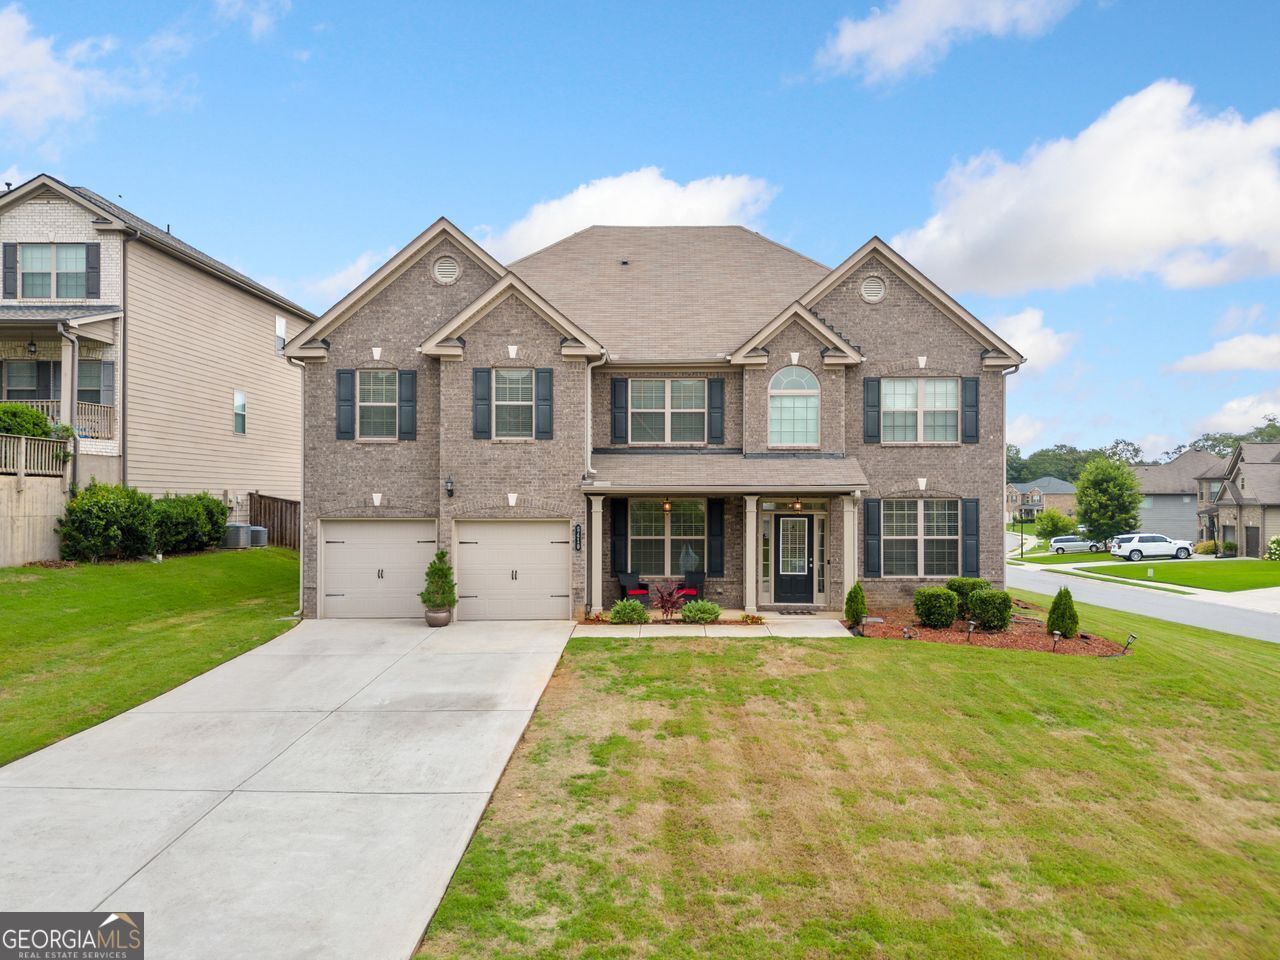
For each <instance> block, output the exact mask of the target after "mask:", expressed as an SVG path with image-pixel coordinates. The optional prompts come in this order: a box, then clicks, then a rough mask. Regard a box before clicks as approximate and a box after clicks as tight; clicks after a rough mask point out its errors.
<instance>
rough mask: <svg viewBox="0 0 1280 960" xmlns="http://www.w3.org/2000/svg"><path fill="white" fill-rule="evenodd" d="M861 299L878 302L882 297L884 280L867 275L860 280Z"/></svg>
mask: <svg viewBox="0 0 1280 960" xmlns="http://www.w3.org/2000/svg"><path fill="white" fill-rule="evenodd" d="M862 299H863V300H865V301H867V303H879V302H880V301H881V300H883V299H884V281H883V280H881V279H880V278H879V277H867V279H865V280H863V281H862Z"/></svg>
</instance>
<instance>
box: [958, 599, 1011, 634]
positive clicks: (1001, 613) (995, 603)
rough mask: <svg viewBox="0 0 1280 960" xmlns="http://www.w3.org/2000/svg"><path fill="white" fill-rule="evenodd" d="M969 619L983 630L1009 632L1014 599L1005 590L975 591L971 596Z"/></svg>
mask: <svg viewBox="0 0 1280 960" xmlns="http://www.w3.org/2000/svg"><path fill="white" fill-rule="evenodd" d="M969 619H970V620H973V621H975V622H976V623H977V624H978V626H979V627H981V628H982V629H983V630H1008V629H1009V624H1010V622H1011V621H1012V620H1013V598H1012V597H1010V596H1009V594H1008V593H1006V592H1005V591H1004V590H975V591H973V593H971V594H969Z"/></svg>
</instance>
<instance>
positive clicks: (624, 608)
mask: <svg viewBox="0 0 1280 960" xmlns="http://www.w3.org/2000/svg"><path fill="white" fill-rule="evenodd" d="M609 622H610V623H648V622H649V611H648V610H646V609H645V608H644V604H642V603H641V602H640V601H639V600H618V601H617V602H616V603H614V605H613V607H612V608H610V610H609Z"/></svg>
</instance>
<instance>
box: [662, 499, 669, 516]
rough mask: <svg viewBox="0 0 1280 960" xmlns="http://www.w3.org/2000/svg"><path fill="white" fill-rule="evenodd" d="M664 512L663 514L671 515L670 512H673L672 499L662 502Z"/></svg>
mask: <svg viewBox="0 0 1280 960" xmlns="http://www.w3.org/2000/svg"><path fill="white" fill-rule="evenodd" d="M662 512H663V513H670V512H671V500H670V498H667V499H664V500H663V501H662Z"/></svg>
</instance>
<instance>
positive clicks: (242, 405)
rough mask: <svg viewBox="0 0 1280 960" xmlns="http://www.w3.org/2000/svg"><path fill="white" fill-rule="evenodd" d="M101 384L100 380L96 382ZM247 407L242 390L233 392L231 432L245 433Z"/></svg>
mask: <svg viewBox="0 0 1280 960" xmlns="http://www.w3.org/2000/svg"><path fill="white" fill-rule="evenodd" d="M98 382H99V383H101V382H102V381H101V379H99V381H98ZM248 414H249V406H248V403H247V401H246V399H245V395H244V391H243V390H235V391H233V392H232V396H231V430H232V432H234V433H245V432H246V430H247V429H248V426H249V424H248V419H249V417H248Z"/></svg>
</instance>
